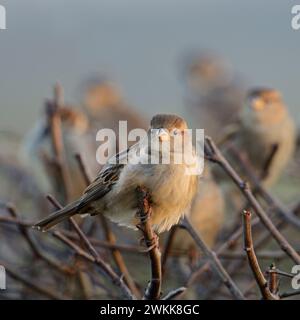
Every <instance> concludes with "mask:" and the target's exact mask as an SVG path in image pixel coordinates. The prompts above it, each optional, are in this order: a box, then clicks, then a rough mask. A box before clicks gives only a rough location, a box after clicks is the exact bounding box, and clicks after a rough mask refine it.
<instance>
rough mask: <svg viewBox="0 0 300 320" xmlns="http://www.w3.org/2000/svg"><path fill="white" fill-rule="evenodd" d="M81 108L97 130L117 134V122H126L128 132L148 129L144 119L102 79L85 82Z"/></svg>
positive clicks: (110, 84) (115, 88) (112, 86)
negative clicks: (103, 129)
mask: <svg viewBox="0 0 300 320" xmlns="http://www.w3.org/2000/svg"><path fill="white" fill-rule="evenodd" d="M83 106H84V109H85V110H86V112H87V114H88V117H89V119H90V122H91V125H92V126H93V127H95V129H97V130H99V129H102V128H108V129H112V130H114V132H116V133H118V129H119V121H127V129H128V131H130V130H132V129H136V128H141V129H147V127H148V126H147V123H146V121H145V119H143V117H142V116H140V115H139V114H138V112H137V111H136V110H134V109H133V108H132V107H131V106H129V105H127V103H126V102H125V101H124V98H123V97H122V94H121V92H120V90H119V88H118V87H117V86H116V85H115V84H114V83H112V82H111V81H109V80H107V79H105V78H103V77H96V78H93V79H90V80H89V81H87V83H86V85H85V89H84V97H83Z"/></svg>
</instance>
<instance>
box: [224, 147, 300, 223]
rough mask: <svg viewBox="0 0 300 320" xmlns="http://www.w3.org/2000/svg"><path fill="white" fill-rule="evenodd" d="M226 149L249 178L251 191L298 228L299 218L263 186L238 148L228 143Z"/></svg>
mask: <svg viewBox="0 0 300 320" xmlns="http://www.w3.org/2000/svg"><path fill="white" fill-rule="evenodd" d="M228 150H229V151H230V152H231V154H232V155H233V156H234V157H235V159H236V160H237V161H238V164H239V166H240V167H241V168H242V169H243V171H244V172H245V174H246V175H247V177H248V178H249V181H250V183H251V185H252V187H253V188H254V191H253V192H255V193H258V194H260V195H261V196H262V197H263V199H264V200H265V201H266V202H267V204H268V205H269V206H270V207H271V208H274V209H276V212H277V213H278V214H279V215H280V216H281V218H283V219H284V220H286V221H287V222H288V223H290V224H291V225H292V226H294V227H296V228H300V219H299V218H298V217H296V216H295V214H294V213H293V212H292V211H291V210H289V208H287V207H286V206H285V205H284V204H283V203H281V201H280V200H279V199H278V198H276V197H274V196H273V195H272V194H271V193H270V192H269V191H268V190H267V189H266V188H265V187H264V186H263V184H262V183H261V180H260V179H259V177H258V176H257V175H256V174H255V172H254V170H253V168H252V167H251V165H250V164H249V163H248V162H247V161H246V160H245V159H244V158H243V157H242V156H241V154H240V153H239V152H238V150H236V148H235V147H234V146H233V145H229V147H228ZM273 156H274V154H273Z"/></svg>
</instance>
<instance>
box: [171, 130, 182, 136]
mask: <svg viewBox="0 0 300 320" xmlns="http://www.w3.org/2000/svg"><path fill="white" fill-rule="evenodd" d="M179 133H180V131H179V130H178V129H173V130H172V134H173V136H177V135H178V134H179Z"/></svg>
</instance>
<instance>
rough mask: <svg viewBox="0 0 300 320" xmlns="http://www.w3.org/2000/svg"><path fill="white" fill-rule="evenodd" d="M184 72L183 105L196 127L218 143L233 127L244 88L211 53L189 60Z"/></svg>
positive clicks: (241, 102)
mask: <svg viewBox="0 0 300 320" xmlns="http://www.w3.org/2000/svg"><path fill="white" fill-rule="evenodd" d="M186 69H187V70H186V76H185V78H186V80H185V85H186V105H187V107H188V108H189V110H190V112H191V113H192V115H193V116H194V118H195V122H196V123H195V124H196V125H197V128H203V129H205V132H206V134H207V135H209V136H211V137H212V138H213V139H214V140H215V141H216V142H219V141H220V140H222V138H223V136H224V134H226V135H227V134H229V133H230V132H231V131H232V128H235V125H236V123H237V121H238V116H239V111H240V109H241V107H242V104H243V99H244V95H245V93H244V88H243V87H242V85H241V82H240V81H239V82H238V81H237V79H235V78H236V77H234V76H233V75H232V73H231V70H230V69H229V68H228V67H227V66H226V64H225V63H224V61H222V60H221V59H220V58H218V57H215V56H214V55H212V54H202V55H200V56H198V57H196V58H193V59H192V61H191V62H190V63H189V64H188V66H187V68H186Z"/></svg>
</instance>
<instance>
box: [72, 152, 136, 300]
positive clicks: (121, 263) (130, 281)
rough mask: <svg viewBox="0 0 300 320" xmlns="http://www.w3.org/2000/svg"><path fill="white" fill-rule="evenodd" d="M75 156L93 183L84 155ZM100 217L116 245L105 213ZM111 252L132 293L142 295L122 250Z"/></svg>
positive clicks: (107, 233) (108, 238)
mask: <svg viewBox="0 0 300 320" xmlns="http://www.w3.org/2000/svg"><path fill="white" fill-rule="evenodd" d="M75 158H76V160H77V162H78V166H79V168H80V170H81V173H82V176H83V178H84V180H85V183H86V185H87V186H88V185H90V184H91V179H90V177H89V175H88V173H87V170H86V167H85V165H84V163H83V160H82V157H81V156H80V154H76V155H75ZM99 217H100V221H101V224H102V228H103V230H104V234H105V238H106V241H107V242H108V243H109V244H111V245H115V244H116V237H115V235H114V234H113V232H112V230H111V228H110V226H109V224H108V221H107V220H106V218H105V217H104V215H103V214H100V215H99ZM111 253H112V256H113V259H114V261H115V263H116V265H117V267H118V269H119V271H120V272H121V273H122V275H123V277H124V281H125V282H126V284H127V285H128V287H129V289H130V290H131V291H132V293H133V294H134V295H135V296H136V297H139V298H140V297H141V293H140V291H139V289H138V288H137V286H136V284H135V282H134V280H133V279H132V277H131V275H130V273H129V270H128V268H127V266H126V264H125V261H124V259H123V256H122V254H121V252H120V251H119V250H118V249H117V248H116V247H111Z"/></svg>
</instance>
